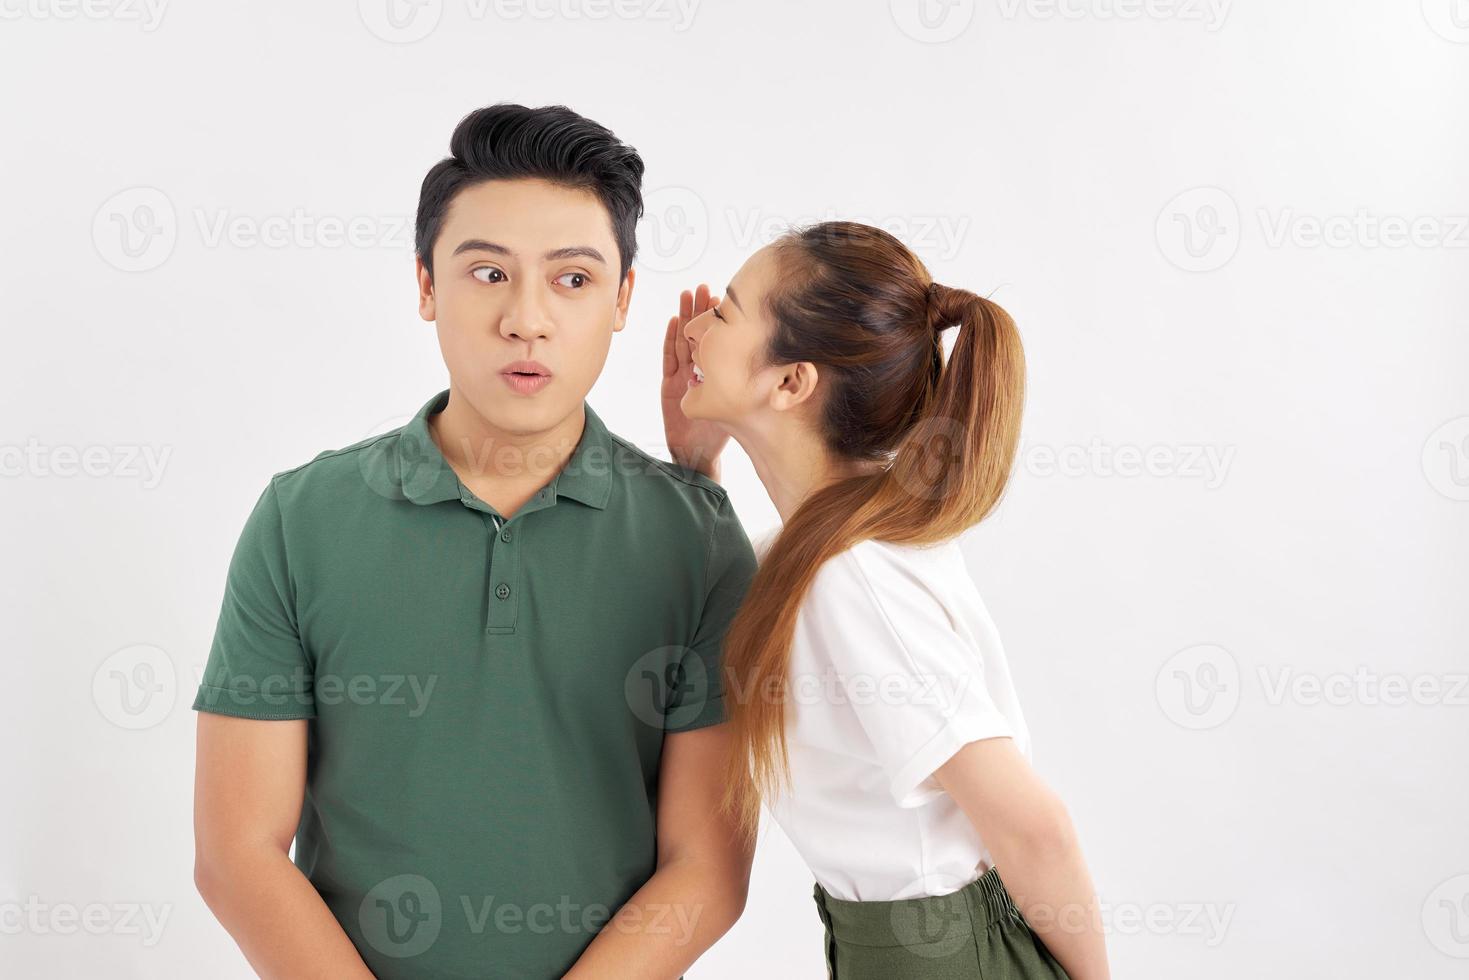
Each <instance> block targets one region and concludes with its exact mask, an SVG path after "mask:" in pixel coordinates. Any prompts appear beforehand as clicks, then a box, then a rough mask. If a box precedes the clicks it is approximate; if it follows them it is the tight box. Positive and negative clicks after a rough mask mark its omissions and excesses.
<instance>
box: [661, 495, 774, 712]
mask: <svg viewBox="0 0 1469 980" xmlns="http://www.w3.org/2000/svg"><path fill="white" fill-rule="evenodd" d="M707 563H708V570H707V572H706V573H705V576H704V578H705V583H706V586H705V597H704V606H703V610H702V612H701V613H700V615H699V625H698V628H697V629H696V630H695V633H694V639H693V641H692V643H691V644H690V645H689V650H688V652H687V653H685V654H684V655H683V658H682V662H681V665H680V668H679V670H678V674H677V680H676V682H675V684H674V689H673V691H672V692H670V695H671V696H670V703H669V710H668V712H667V714H666V715H665V719H664V726H663V728H664V731H668V732H676V731H677V732H684V731H692V730H694V729H696V728H703V727H705V726H707V725H714V724H718V723H719V722H722V721H724V720H725V713H724V649H723V648H724V638H725V634H727V633H728V632H729V627H730V624H731V623H732V622H734V618H735V613H737V612H739V608H740V604H741V603H742V602H744V599H745V593H746V591H748V589H749V588H750V582H751V580H752V579H753V578H754V577H755V571H756V567H757V566H756V561H755V550H754V548H752V547H751V545H750V539H749V537H748V536H747V535H746V534H745V529H744V527H743V526H742V525H741V524H740V520H739V518H738V517H737V516H736V515H735V512H734V507H733V505H732V504H731V503H730V500H729V495H728V494H726V495H725V497H724V499H723V500H721V501H720V504H719V509H718V511H717V512H716V513H715V516H714V526H713V527H712V528H711V529H710V532H709V553H708V558H707Z"/></svg>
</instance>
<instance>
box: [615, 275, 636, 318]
mask: <svg viewBox="0 0 1469 980" xmlns="http://www.w3.org/2000/svg"><path fill="white" fill-rule="evenodd" d="M637 275H638V272H637V270H636V269H632V268H629V269H628V270H627V275H626V276H624V277H623V280H622V285H621V286H619V287H618V289H617V310H616V315H615V316H614V318H613V320H612V332H613V333H616V332H617V331H619V330H621V329H622V328H623V327H625V326H627V307H628V304H630V303H631V302H632V287H633V280H634V279H636V278H637Z"/></svg>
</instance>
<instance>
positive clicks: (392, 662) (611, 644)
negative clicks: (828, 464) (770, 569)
mask: <svg viewBox="0 0 1469 980" xmlns="http://www.w3.org/2000/svg"><path fill="white" fill-rule="evenodd" d="M450 148H451V155H450V157H448V158H447V159H445V160H443V161H441V162H440V163H438V164H437V165H435V166H434V167H433V168H432V169H431V170H430V171H429V173H428V175H427V177H426V178H425V179H424V182H423V187H422V190H421V194H420V200H419V210H418V223H417V251H418V260H417V272H418V287H419V312H420V315H421V316H422V317H423V319H424V320H427V321H432V322H434V323H435V324H436V329H437V333H438V339H439V346H440V349H441V351H442V354H443V358H444V363H445V365H446V366H447V368H448V373H449V388H448V389H447V390H446V391H442V392H440V393H439V394H437V395H434V396H433V397H432V398H430V399H428V401H427V402H425V403H424V405H423V406H422V408H420V409H419V411H418V414H417V415H416V416H415V417H414V418H413V420H412V421H411V422H409V423H407V424H406V425H404V426H402V427H401V428H399V429H396V430H394V431H392V432H389V433H386V434H384V435H380V436H376V437H374V438H371V439H367V440H364V441H362V442H359V443H356V444H354V445H351V446H347V447H346V448H343V449H338V450H333V451H328V452H323V453H320V454H318V455H317V456H316V457H315V458H313V459H312V460H311V461H309V462H306V463H304V464H302V465H300V466H298V467H296V468H294V469H290V470H286V471H284V472H281V473H277V474H275V475H274V476H273V477H272V478H271V479H270V481H269V483H268V484H267V486H266V487H265V489H264V491H263V492H262V493H261V495H260V497H259V499H258V500H257V502H256V504H255V507H254V510H253V512H252V513H251V514H250V516H249V518H248V520H247V521H246V523H245V527H244V530H243V532H242V534H241V536H240V539H239V543H238V545H237V547H236V550H235V553H234V556H233V558H232V560H231V563H230V568H229V573H228V581H227V584H226V589H225V596H224V602H223V605H222V608H221V612H220V616H219V622H218V626H217V629H216V632H215V636H214V642H213V646H212V648H211V650H210V654H209V662H208V666H207V668H206V673H205V676H204V678H203V682H202V683H201V685H200V687H199V691H198V695H197V697H196V699H195V702H194V707H195V708H196V709H197V710H199V712H200V713H199V719H198V721H199V724H198V766H197V774H196V790H195V837H196V841H195V843H196V858H195V880H196V882H197V884H198V888H199V891H200V893H201V894H202V895H203V897H204V898H205V900H206V902H207V903H208V905H209V907H210V908H211V909H212V910H213V911H214V913H215V915H216V916H217V917H218V918H219V920H220V922H221V923H223V925H224V926H225V928H226V929H227V930H228V931H229V932H230V934H231V936H233V937H234V939H235V940H236V942H237V943H238V944H239V946H240V948H241V950H242V951H243V952H244V954H245V956H246V958H247V959H248V960H249V961H250V963H251V964H252V966H254V967H255V969H256V970H257V972H259V973H260V974H261V975H262V976H266V977H286V976H289V977H331V978H348V977H371V976H376V977H380V978H409V977H413V978H419V977H424V978H427V977H455V978H469V977H475V978H483V977H526V978H551V977H561V976H563V975H565V976H567V977H572V978H588V977H612V976H618V977H621V976H626V977H639V978H650V977H677V976H679V975H680V974H681V973H682V972H683V970H684V969H686V968H687V966H688V965H689V964H690V963H692V962H693V961H694V960H695V959H696V958H697V957H698V956H699V954H700V953H702V952H703V950H705V949H707V948H708V947H709V946H710V945H711V944H712V943H713V942H714V941H715V940H716V939H718V938H719V936H720V935H722V934H723V933H724V932H725V931H727V930H728V929H729V927H730V926H731V925H732V924H733V923H734V921H735V920H736V919H737V918H738V916H739V914H740V912H741V911H742V909H743V906H744V900H745V892H746V885H747V882H748V877H749V867H750V857H751V855H750V853H749V850H748V848H747V846H745V845H742V844H741V843H739V838H738V837H737V836H736V834H735V833H734V832H733V830H732V827H731V825H730V823H729V822H728V821H727V820H726V819H725V818H724V817H722V816H721V815H720V814H719V812H718V809H717V801H718V797H719V790H720V787H719V785H718V781H719V778H720V774H721V773H722V772H723V767H722V758H723V753H724V751H725V750H726V748H727V744H728V743H727V735H726V729H727V725H724V724H721V722H722V721H723V718H724V714H723V707H722V704H721V699H722V696H723V685H722V683H721V666H720V660H719V653H720V644H721V640H722V637H723V635H724V633H725V631H726V629H727V627H728V626H729V623H730V621H731V620H732V619H733V617H734V614H735V611H736V609H737V608H738V606H739V603H740V601H741V599H742V597H743V595H744V592H745V589H746V587H747V586H748V584H749V581H750V579H751V578H752V577H753V575H754V570H755V556H754V552H753V550H752V548H751V546H750V542H749V540H748V539H747V538H746V536H745V533H744V531H743V530H742V528H741V526H740V522H739V521H738V519H737V518H736V515H735V513H734V510H733V509H732V506H731V504H730V500H729V497H728V495H727V494H726V493H725V491H724V490H723V489H722V488H721V487H720V486H719V484H718V483H716V482H714V480H713V479H711V478H709V476H708V475H705V474H706V473H710V474H712V473H715V472H716V471H715V469H714V468H713V465H712V462H711V461H704V464H705V465H704V470H705V472H704V473H701V472H696V471H695V470H694V469H691V468H687V467H684V466H678V465H670V464H668V463H664V462H661V461H659V460H656V459H654V458H652V457H650V456H647V455H645V454H643V453H642V452H640V451H639V450H637V449H636V448H635V447H634V446H632V445H631V444H629V443H628V442H626V441H624V440H622V439H621V438H619V437H618V436H616V435H614V434H612V433H610V432H609V431H607V429H606V427H605V426H604V425H603V423H602V421H601V419H600V417H599V416H598V415H597V414H596V413H595V412H594V411H593V410H592V407H591V405H589V404H587V403H586V402H585V400H584V399H585V396H586V394H587V392H588V391H589V390H590V389H591V387H592V385H593V383H594V382H595V381H596V380H597V377H598V375H599V374H600V372H601V370H602V367H603V364H604V363H605V361H606V357H607V353H608V349H609V347H610V344H611V339H612V335H613V334H614V333H616V332H618V331H620V330H622V328H623V326H624V325H625V322H626V317H627V311H628V305H629V302H630V300H631V297H632V290H633V283H634V279H635V275H634V271H633V270H632V268H631V265H632V260H633V255H634V251H635V248H636V243H635V235H634V232H635V227H636V222H637V219H638V217H639V215H640V214H641V212H642V197H641V189H640V185H641V178H642V172H643V164H642V160H641V159H640V158H639V156H638V154H637V153H636V151H634V150H633V149H632V148H630V147H628V146H626V145H625V144H623V143H621V142H620V141H618V140H617V138H616V137H615V136H614V135H613V134H612V133H610V132H609V131H608V130H606V129H605V128H603V127H602V126H599V125H597V124H596V123H594V122H592V121H590V120H587V119H584V118H582V117H581V116H579V115H577V114H576V113H574V112H571V111H570V110H569V109H567V108H565V107H562V106H557V107H548V108H542V109H527V108H525V107H523V106H517V105H496V106H491V107H488V108H485V109H481V110H478V111H476V112H474V113H471V114H470V115H469V116H467V117H465V119H464V120H463V121H462V122H461V123H460V124H459V126H458V127H457V128H456V130H455V131H454V134H453V137H452V139H451V145H450ZM702 298H703V297H701V299H702ZM293 839H294V840H295V843H296V851H295V856H294V860H293V859H292V858H291V857H290V856H289V848H290V845H291V841H292V840H293Z"/></svg>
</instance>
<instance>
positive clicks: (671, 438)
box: [663, 283, 729, 482]
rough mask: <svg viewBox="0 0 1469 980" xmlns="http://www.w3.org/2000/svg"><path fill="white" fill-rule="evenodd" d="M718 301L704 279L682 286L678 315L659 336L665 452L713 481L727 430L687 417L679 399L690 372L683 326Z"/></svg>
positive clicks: (690, 361)
mask: <svg viewBox="0 0 1469 980" xmlns="http://www.w3.org/2000/svg"><path fill="white" fill-rule="evenodd" d="M718 303H719V297H718V296H710V295H709V286H708V285H707V284H705V283H700V284H699V288H698V289H697V290H696V291H694V292H692V293H691V292H689V291H688V290H687V289H685V290H684V291H683V293H682V295H680V296H679V299H678V315H677V316H675V317H673V318H671V319H670V320H669V321H668V333H667V335H665V336H664V338H663V434H664V437H665V438H666V439H667V441H668V452H669V454H670V455H671V456H672V457H673V461H674V462H675V463H677V464H679V465H680V466H687V467H688V468H689V469H691V470H694V471H696V472H699V473H703V474H704V475H705V476H707V477H709V479H711V480H714V481H716V482H718V480H719V454H720V453H722V452H723V451H724V446H725V444H726V443H727V442H729V433H728V432H726V431H725V430H724V429H723V428H721V427H720V426H719V425H718V424H717V423H714V422H708V421H704V420H702V419H691V418H689V417H688V416H687V415H685V414H684V413H683V408H682V407H681V406H680V402H682V401H683V396H684V393H685V392H687V391H688V390H689V379H690V378H692V377H693V376H694V365H693V361H692V360H691V359H690V357H689V341H688V338H687V337H685V336H684V332H683V331H684V327H686V326H688V325H689V321H690V320H692V319H693V318H694V317H696V316H698V315H699V314H701V313H704V312H706V311H707V310H709V309H711V308H713V307H714V306H716V305H717V304H718Z"/></svg>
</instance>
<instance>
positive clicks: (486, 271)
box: [469, 265, 505, 282]
mask: <svg viewBox="0 0 1469 980" xmlns="http://www.w3.org/2000/svg"><path fill="white" fill-rule="evenodd" d="M469 274H470V275H472V276H474V277H475V278H476V279H478V280H479V281H480V282H503V281H504V279H505V273H503V272H501V271H500V270H499V269H497V268H495V267H494V266H492V265H482V266H480V267H479V268H478V269H474V270H473V271H471V272H470V273H469ZM492 275H493V276H499V278H498V279H491V278H489V277H490V276H492Z"/></svg>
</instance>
